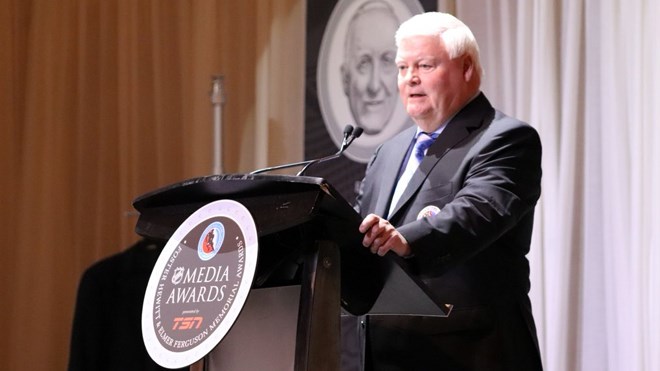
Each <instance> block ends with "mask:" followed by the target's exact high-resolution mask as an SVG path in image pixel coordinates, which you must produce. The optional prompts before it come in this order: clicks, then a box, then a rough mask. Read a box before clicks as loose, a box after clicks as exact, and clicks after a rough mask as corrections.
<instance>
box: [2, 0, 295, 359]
mask: <svg viewBox="0 0 660 371" xmlns="http://www.w3.org/2000/svg"><path fill="white" fill-rule="evenodd" d="M304 17H305V1H301V0H286V1H275V0H272V1H260V0H241V1H233V0H214V1H212V0H196V1H173V0H151V1H149V0H144V1H143V0H113V1H106V0H61V1H49V0H1V1H0V25H1V26H0V84H1V88H0V120H2V121H1V125H0V128H1V130H2V131H1V135H0V174H1V175H0V187H1V188H0V205H1V206H0V207H1V208H2V209H1V210H2V212H1V214H0V232H1V233H2V238H3V242H2V258H1V259H2V262H3V264H2V267H1V268H0V277H1V279H2V281H1V282H0V283H1V285H0V287H1V289H0V303H1V304H0V307H1V308H2V312H1V313H2V314H1V315H0V318H2V319H1V320H0V321H1V322H0V327H1V328H2V329H3V333H2V336H0V369H3V370H19V369H30V370H62V369H65V368H66V364H67V358H68V346H69V336H70V328H71V319H72V314H73V306H74V301H75V295H76V289H77V284H78V281H79V279H80V276H81V274H82V272H83V271H84V270H85V269H86V268H87V267H88V266H90V265H91V264H92V263H93V262H95V261H98V260H99V259H101V258H103V257H106V256H109V255H111V254H114V253H117V252H119V251H121V250H122V249H124V248H126V247H127V246H129V245H130V244H131V243H133V242H134V241H135V240H137V238H138V236H137V235H135V233H134V231H133V230H134V226H135V221H136V216H135V213H134V212H133V210H132V206H131V203H132V200H133V199H134V198H135V197H136V196H138V195H140V194H142V193H144V192H146V191H149V190H152V189H154V188H157V187H161V186H164V185H167V184H169V183H172V182H176V181H179V180H183V179H186V178H191V177H195V176H202V175H207V174H209V173H210V172H211V166H212V141H211V135H212V122H213V115H212V109H211V103H210V100H209V91H210V87H211V76H212V75H216V74H222V75H224V76H225V88H226V91H227V103H226V104H225V105H224V110H223V112H224V115H223V117H224V119H223V124H224V131H223V153H222V155H223V163H224V170H225V173H235V172H246V171H249V170H251V169H253V168H255V167H258V166H265V165H269V164H272V163H281V162H285V161H294V160H299V159H300V157H301V156H302V142H303V141H302V125H303V124H302V121H303V113H302V112H303V108H302V105H303V101H304V99H303V79H304V54H303V53H304V48H303V47H301V45H304ZM275 41H277V42H275ZM272 71H278V74H273V73H272ZM266 77H267V78H266ZM273 133H277V134H276V135H275V134H273ZM287 138H288V139H287ZM285 141H286V143H285V144H284V142H285Z"/></svg>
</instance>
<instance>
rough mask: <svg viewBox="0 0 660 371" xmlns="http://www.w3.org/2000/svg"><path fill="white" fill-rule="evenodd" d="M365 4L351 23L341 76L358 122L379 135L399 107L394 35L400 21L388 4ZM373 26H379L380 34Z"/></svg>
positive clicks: (370, 131) (352, 111)
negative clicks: (397, 105) (397, 106)
mask: <svg viewBox="0 0 660 371" xmlns="http://www.w3.org/2000/svg"><path fill="white" fill-rule="evenodd" d="M366 5H368V6H365V7H362V8H360V9H359V10H358V11H357V12H356V13H355V15H354V16H353V18H352V19H351V22H350V24H349V28H348V32H347V33H346V51H345V55H344V63H343V64H342V66H341V75H342V81H343V88H344V93H345V94H346V97H347V98H348V103H349V106H350V110H351V113H352V115H353V118H354V119H355V123H356V124H357V125H358V126H360V127H362V128H363V129H364V132H365V133H366V134H377V133H379V132H380V131H381V130H382V129H383V127H384V126H385V124H386V123H387V122H388V121H389V119H390V117H391V116H392V112H394V108H395V107H396V104H397V101H396V100H397V93H396V79H397V69H396V64H395V63H394V57H395V55H396V45H395V44H394V38H393V37H392V35H394V32H395V31H396V28H397V25H398V21H397V19H396V16H395V15H394V13H393V12H392V11H391V9H390V8H389V7H388V6H387V4H384V3H382V2H370V3H367V4H366ZM374 25H378V30H377V31H376V30H375V29H374Z"/></svg>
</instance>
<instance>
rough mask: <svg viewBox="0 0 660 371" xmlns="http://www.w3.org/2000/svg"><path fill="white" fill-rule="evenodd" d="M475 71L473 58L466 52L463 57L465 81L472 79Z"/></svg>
mask: <svg viewBox="0 0 660 371" xmlns="http://www.w3.org/2000/svg"><path fill="white" fill-rule="evenodd" d="M475 73H476V71H475V66H474V60H473V59H472V57H471V56H470V55H467V54H466V55H465V56H464V57H463V78H465V81H472V79H473V78H475V77H476V76H475Z"/></svg>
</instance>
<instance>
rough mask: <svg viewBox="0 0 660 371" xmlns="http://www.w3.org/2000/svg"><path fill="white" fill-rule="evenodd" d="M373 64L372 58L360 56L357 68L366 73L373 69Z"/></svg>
mask: <svg viewBox="0 0 660 371" xmlns="http://www.w3.org/2000/svg"><path fill="white" fill-rule="evenodd" d="M371 65H372V62H371V58H367V57H364V58H360V60H359V61H358V63H357V66H356V68H357V70H358V71H360V72H362V73H366V72H369V70H370V69H371Z"/></svg>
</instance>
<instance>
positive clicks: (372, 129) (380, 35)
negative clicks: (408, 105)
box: [316, 0, 424, 163]
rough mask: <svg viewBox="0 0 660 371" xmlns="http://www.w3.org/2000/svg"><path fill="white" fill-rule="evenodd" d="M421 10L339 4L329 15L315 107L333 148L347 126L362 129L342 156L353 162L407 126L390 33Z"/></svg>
mask: <svg viewBox="0 0 660 371" xmlns="http://www.w3.org/2000/svg"><path fill="white" fill-rule="evenodd" d="M423 11H424V9H423V7H422V5H421V4H420V3H419V1H417V0H340V1H338V2H337V4H336V5H335V7H334V9H333V11H332V14H331V15H330V19H329V20H328V24H327V26H326V28H325V32H324V33H323V39H322V42H321V47H320V50H319V55H318V61H317V76H316V81H317V94H318V102H319V108H320V111H321V115H322V117H323V121H324V123H325V126H326V129H327V131H328V133H329V134H330V137H331V138H332V140H333V142H334V143H335V145H336V146H337V147H339V146H340V144H341V140H342V135H343V130H344V127H345V126H346V125H347V124H352V125H355V126H359V127H361V128H362V129H364V133H363V134H362V136H361V137H360V138H359V139H358V140H356V141H355V142H354V143H353V144H352V145H351V147H349V148H348V150H347V151H346V152H344V154H345V155H346V157H348V158H349V159H351V160H353V161H355V162H358V163H367V162H368V161H369V159H370V158H371V155H372V154H373V153H374V151H375V149H376V147H377V146H378V145H380V144H381V143H383V142H385V141H386V140H387V139H389V138H390V137H392V136H394V135H395V134H397V133H398V132H400V131H401V130H403V129H405V128H406V127H408V126H410V125H412V121H411V120H410V119H409V118H408V115H407V114H406V112H405V109H404V108H403V105H402V104H401V102H400V99H399V96H398V91H397V73H398V71H397V67H396V64H395V61H394V57H395V55H396V46H395V44H394V32H395V31H396V29H397V27H398V26H399V24H400V23H401V22H403V21H404V20H406V19H408V18H410V17H411V16H412V15H414V14H417V13H421V12H423Z"/></svg>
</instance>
